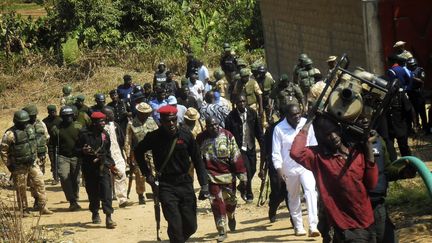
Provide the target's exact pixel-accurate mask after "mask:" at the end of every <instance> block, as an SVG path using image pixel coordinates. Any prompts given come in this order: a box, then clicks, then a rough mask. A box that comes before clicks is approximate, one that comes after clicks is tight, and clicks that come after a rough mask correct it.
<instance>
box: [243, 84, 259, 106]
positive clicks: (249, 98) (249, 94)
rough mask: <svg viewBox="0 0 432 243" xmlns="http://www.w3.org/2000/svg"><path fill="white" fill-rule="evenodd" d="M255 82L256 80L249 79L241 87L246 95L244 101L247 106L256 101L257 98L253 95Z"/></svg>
mask: <svg viewBox="0 0 432 243" xmlns="http://www.w3.org/2000/svg"><path fill="white" fill-rule="evenodd" d="M255 83H256V81H255V80H253V79H251V80H249V81H248V82H247V83H246V84H245V86H244V88H243V89H244V94H245V96H246V102H247V104H248V105H249V106H250V105H253V104H255V103H257V98H256V95H255Z"/></svg>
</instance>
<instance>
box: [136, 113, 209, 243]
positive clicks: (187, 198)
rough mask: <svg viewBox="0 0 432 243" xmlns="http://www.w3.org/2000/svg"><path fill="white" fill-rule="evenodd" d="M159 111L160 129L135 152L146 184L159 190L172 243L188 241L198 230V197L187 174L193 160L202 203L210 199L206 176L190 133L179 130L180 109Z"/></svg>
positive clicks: (146, 137)
mask: <svg viewBox="0 0 432 243" xmlns="http://www.w3.org/2000/svg"><path fill="white" fill-rule="evenodd" d="M158 112H159V113H160V115H161V127H159V128H158V129H157V130H155V131H152V132H150V133H148V134H147V135H146V136H145V138H144V139H143V140H142V141H141V142H140V143H139V144H138V146H137V147H136V148H135V150H134V152H135V157H136V160H137V162H138V165H139V167H140V169H141V171H142V172H143V174H145V176H146V179H147V182H148V183H149V184H150V185H152V187H153V189H154V190H159V193H158V195H159V198H160V202H161V204H162V211H163V214H164V217H165V219H166V220H167V221H168V236H169V238H170V242H185V241H187V240H188V239H189V237H190V236H191V235H192V234H193V233H195V231H196V229H197V215H196V213H197V211H196V210H197V205H196V198H195V192H194V189H193V184H192V178H191V176H190V175H189V173H188V171H189V168H190V167H191V160H192V163H193V164H194V167H195V170H196V173H197V177H198V181H199V184H200V185H201V192H200V195H199V199H200V200H204V199H206V198H208V197H209V189H208V179H207V173H206V170H205V167H204V163H203V161H202V158H201V155H200V152H199V148H198V145H197V144H196V141H195V139H194V138H193V136H192V134H191V132H189V131H187V130H185V129H184V128H182V127H178V124H177V116H176V113H177V109H176V108H175V107H173V106H169V105H167V106H164V107H162V108H160V109H159V110H158ZM161 138H163V139H161ZM149 150H151V151H152V153H153V156H154V157H153V159H154V166H155V170H156V175H157V177H156V181H155V178H154V177H153V176H152V173H151V169H150V168H149V165H148V163H147V161H146V159H145V153H146V152H147V151H149ZM158 187H159V188H158Z"/></svg>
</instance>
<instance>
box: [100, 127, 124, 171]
mask: <svg viewBox="0 0 432 243" xmlns="http://www.w3.org/2000/svg"><path fill="white" fill-rule="evenodd" d="M104 129H105V131H106V132H107V133H108V135H109V137H110V142H111V147H110V150H111V157H112V158H113V160H114V162H115V165H116V166H119V165H120V166H122V165H124V164H125V163H126V162H125V160H124V158H123V155H122V152H121V150H120V146H119V144H118V142H117V134H116V127H115V125H114V122H108V123H107V124H106V125H105V127H104Z"/></svg>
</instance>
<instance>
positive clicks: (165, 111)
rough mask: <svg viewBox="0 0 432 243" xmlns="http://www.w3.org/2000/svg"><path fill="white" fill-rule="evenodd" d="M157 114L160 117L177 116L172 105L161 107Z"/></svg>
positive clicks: (175, 109)
mask: <svg viewBox="0 0 432 243" xmlns="http://www.w3.org/2000/svg"><path fill="white" fill-rule="evenodd" d="M158 112H159V114H161V115H170V114H174V115H175V114H177V108H176V107H174V106H172V105H166V106H162V107H161V108H159V110H158Z"/></svg>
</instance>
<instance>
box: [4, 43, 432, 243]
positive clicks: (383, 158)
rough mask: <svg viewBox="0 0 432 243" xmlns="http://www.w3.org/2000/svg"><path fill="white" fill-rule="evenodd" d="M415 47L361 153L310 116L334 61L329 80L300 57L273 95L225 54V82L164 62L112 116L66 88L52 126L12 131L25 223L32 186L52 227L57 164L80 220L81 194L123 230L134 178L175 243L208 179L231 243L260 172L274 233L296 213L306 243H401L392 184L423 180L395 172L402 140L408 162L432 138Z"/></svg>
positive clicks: (258, 66)
mask: <svg viewBox="0 0 432 243" xmlns="http://www.w3.org/2000/svg"><path fill="white" fill-rule="evenodd" d="M404 44H405V43H404V42H397V43H396V44H395V46H394V47H395V54H394V55H392V56H390V57H389V58H388V60H389V65H390V68H389V69H388V70H387V73H386V74H385V78H388V79H394V78H397V79H398V80H399V84H400V89H399V91H398V92H397V95H395V97H394V98H393V100H392V102H391V105H390V108H389V109H388V111H387V112H386V113H385V114H383V116H382V117H381V120H382V121H383V122H382V123H380V124H385V125H383V126H381V127H379V128H377V129H376V130H377V132H374V133H372V134H371V136H370V138H369V139H368V140H367V141H364V143H362V146H354V147H350V146H349V145H347V144H346V143H345V141H344V134H342V133H341V130H340V127H339V126H338V124H337V123H335V122H334V121H332V120H329V119H326V118H325V117H321V116H316V114H313V113H309V114H308V113H307V110H308V106H309V105H310V104H309V103H310V101H308V98H307V97H308V94H309V92H311V88H312V87H313V86H314V85H315V84H316V83H320V82H321V83H322V82H325V80H327V82H332V80H330V79H329V76H330V74H331V73H332V71H333V69H334V68H335V65H336V62H337V57H336V56H330V57H329V58H328V60H327V63H328V67H329V68H328V71H327V73H321V72H320V71H319V70H318V69H317V68H315V67H314V66H313V61H312V59H311V58H310V57H308V56H307V55H306V54H301V55H300V56H299V59H298V64H297V65H296V66H295V67H294V70H293V74H292V76H289V75H287V74H282V75H280V78H279V79H278V80H277V81H275V80H274V79H273V78H272V75H271V74H270V73H269V72H268V71H267V69H266V67H265V65H264V64H263V63H260V62H259V61H257V62H254V63H252V64H251V65H249V64H248V63H247V62H245V61H244V60H243V59H242V58H239V57H237V56H235V54H234V52H233V50H232V48H231V47H230V45H229V44H224V46H223V49H224V53H223V54H222V57H221V60H220V69H217V70H216V71H215V72H214V74H213V77H212V76H210V74H209V70H208V68H207V67H206V66H205V65H204V64H203V62H202V61H200V60H197V59H196V58H195V57H194V55H193V53H189V54H188V56H187V65H186V73H185V75H184V77H183V78H181V80H180V82H178V81H176V80H174V74H173V73H172V72H171V71H170V70H168V68H167V66H166V65H165V64H164V63H163V62H161V63H159V64H158V66H157V70H156V72H155V74H154V79H153V82H148V83H145V84H143V85H142V86H141V85H139V84H134V83H133V81H132V77H131V76H130V75H124V77H123V84H121V85H119V86H118V87H117V88H116V89H112V90H111V91H110V92H109V96H110V99H111V101H110V102H109V103H107V100H106V97H105V95H104V94H101V93H98V94H95V95H94V102H95V104H94V105H93V106H90V107H88V106H86V105H85V99H86V97H85V96H84V95H82V94H79V95H74V94H73V92H72V87H71V86H69V85H67V86H65V87H64V88H63V97H62V99H61V102H60V107H61V108H60V112H59V114H57V106H56V105H49V106H48V107H47V110H48V116H47V117H46V118H44V119H42V120H40V119H39V118H38V117H37V115H38V110H37V108H36V106H34V105H28V106H26V107H25V108H23V109H22V110H19V111H17V112H15V114H14V117H13V122H14V125H13V126H12V127H11V128H9V129H8V130H7V131H6V132H5V134H4V136H3V139H2V142H1V146H0V149H1V157H2V159H3V161H4V163H5V164H6V166H7V168H8V169H9V171H10V172H11V174H12V180H13V182H14V185H15V188H16V192H17V198H18V205H19V208H20V210H22V212H23V215H24V216H27V215H28V214H29V212H30V207H29V206H28V205H27V204H28V202H27V201H28V200H27V196H26V189H27V185H29V186H30V189H31V195H32V197H33V198H34V199H35V205H34V209H36V210H38V211H40V213H41V214H52V211H50V210H49V209H48V208H47V207H46V202H47V198H46V193H45V185H44V181H43V179H42V176H43V173H45V163H46V162H47V161H50V163H51V172H52V176H53V184H57V183H58V182H60V184H61V187H62V189H63V192H64V194H65V197H66V199H67V201H68V202H69V204H70V205H69V210H70V211H77V210H80V209H81V206H80V205H79V204H78V197H79V189H80V184H81V183H82V184H84V185H85V189H86V192H87V195H88V200H89V210H90V211H91V213H92V217H91V220H92V223H94V224H99V223H101V218H100V216H99V209H100V206H101V204H102V210H103V213H104V214H105V215H106V219H105V220H106V221H105V224H106V228H109V229H112V228H115V227H116V223H115V222H114V221H113V220H112V218H111V215H112V213H113V211H114V209H113V206H112V201H113V199H116V200H117V201H118V203H119V207H120V208H124V207H130V206H132V205H133V202H131V201H130V200H129V199H128V198H129V193H130V190H131V181H132V179H133V178H135V186H136V188H135V191H136V193H137V194H138V200H139V202H138V203H139V204H146V187H145V184H146V183H148V184H149V185H150V186H151V189H152V190H151V191H152V194H153V198H154V200H155V204H156V203H159V202H160V203H161V206H162V211H163V214H164V216H165V219H166V220H167V221H168V236H169V238H170V241H171V242H185V241H186V240H188V239H189V237H190V236H191V235H192V234H193V233H194V232H195V231H196V229H197V216H196V212H197V210H196V207H197V206H196V196H195V192H194V188H193V180H194V172H196V175H197V179H198V182H199V184H200V186H201V191H200V193H199V196H198V198H199V199H200V200H205V199H209V200H210V202H211V208H212V211H213V215H214V220H215V225H216V229H217V232H218V238H217V239H218V241H219V242H222V241H223V240H224V239H225V238H226V237H227V228H229V230H231V231H235V229H236V218H235V208H236V205H237V198H236V191H237V190H238V191H239V192H240V197H241V198H242V199H243V200H244V201H245V202H246V203H252V202H253V201H254V200H256V197H255V196H256V195H254V190H253V187H252V181H253V179H254V177H255V174H256V172H257V170H258V172H259V173H258V177H260V178H261V179H264V178H265V176H266V173H268V176H269V177H270V187H271V194H270V197H269V211H268V218H269V220H270V222H275V220H276V214H277V209H278V207H279V205H280V203H281V202H282V201H285V202H286V204H287V207H288V209H289V212H290V220H291V223H292V224H293V227H294V231H295V232H294V233H295V235H297V236H304V235H308V236H309V237H319V236H322V237H323V239H324V241H325V242H375V241H376V242H396V241H397V239H396V236H395V233H394V226H393V225H392V223H391V221H390V220H389V218H388V216H387V214H386V213H387V212H386V209H385V205H384V202H385V196H386V190H387V184H388V181H391V180H397V179H400V178H408V177H413V176H414V175H415V170H414V169H413V168H412V167H411V166H410V165H409V164H408V165H407V166H405V167H402V168H392V167H391V166H388V165H389V163H390V161H393V160H395V159H396V158H397V153H396V150H395V148H394V145H393V143H394V139H396V140H397V142H398V145H399V150H400V154H401V155H402V156H404V155H410V154H411V152H410V149H409V146H408V142H407V141H408V140H407V138H408V135H409V133H410V131H411V130H415V131H416V130H417V129H418V127H419V125H418V124H419V123H418V122H417V121H418V116H420V117H421V125H422V128H423V129H424V130H425V132H430V127H431V126H430V125H429V123H428V122H427V118H426V111H425V101H424V98H422V97H423V96H422V95H421V94H422V88H423V84H424V80H425V75H424V71H423V69H422V68H420V67H418V66H417V63H416V60H415V59H414V58H413V56H412V54H411V53H409V52H408V51H406V50H405V49H404ZM407 114H410V116H407ZM364 123H365V124H367V123H368V119H367V117H365V118H364ZM257 145H258V146H259V147H257ZM258 152H259V156H257V153H258ZM258 158H259V160H260V162H259V164H258V165H257V160H258ZM266 168H268V170H267V169H266ZM267 171H268V172H267ZM301 194H303V195H304V199H305V202H306V205H307V210H308V217H307V218H308V221H309V224H308V225H309V229H308V231H306V230H305V228H304V225H303V220H302V210H301V199H302V197H303V196H302V195H301ZM156 210H157V209H156V207H155V211H156ZM159 218H160V216H159Z"/></svg>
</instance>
